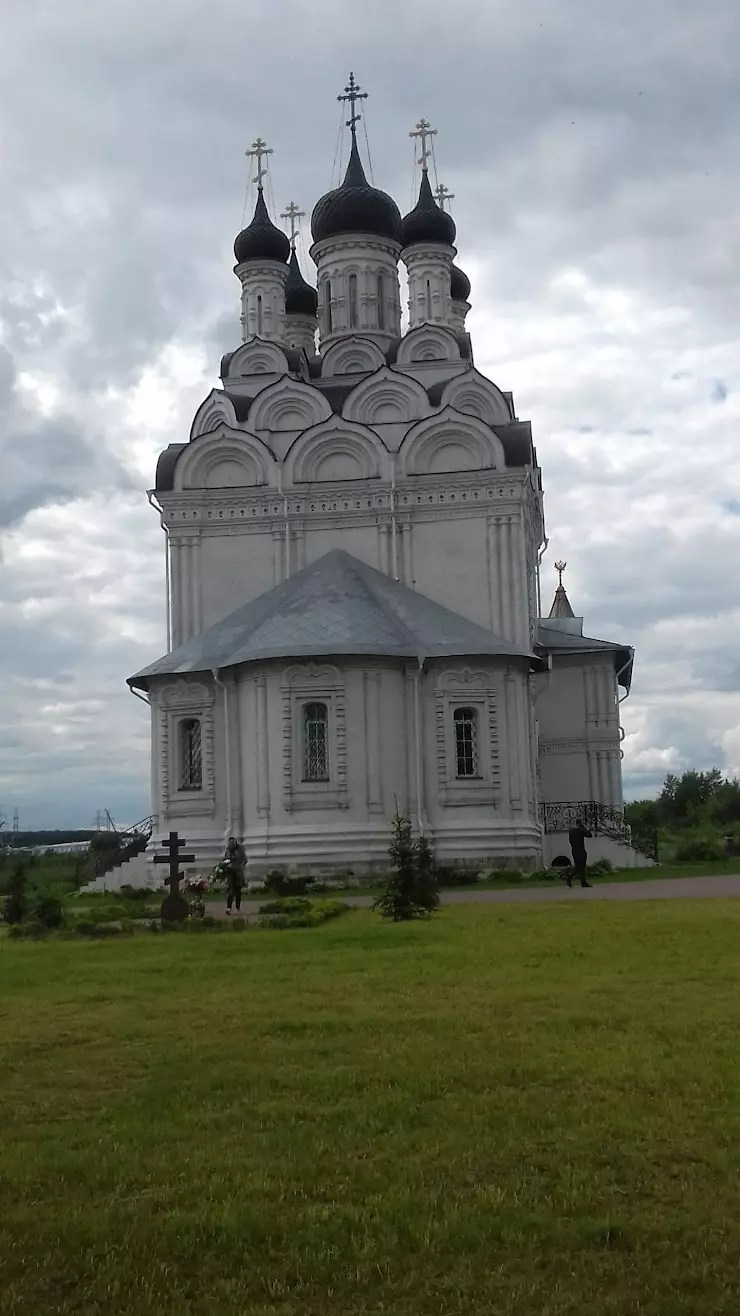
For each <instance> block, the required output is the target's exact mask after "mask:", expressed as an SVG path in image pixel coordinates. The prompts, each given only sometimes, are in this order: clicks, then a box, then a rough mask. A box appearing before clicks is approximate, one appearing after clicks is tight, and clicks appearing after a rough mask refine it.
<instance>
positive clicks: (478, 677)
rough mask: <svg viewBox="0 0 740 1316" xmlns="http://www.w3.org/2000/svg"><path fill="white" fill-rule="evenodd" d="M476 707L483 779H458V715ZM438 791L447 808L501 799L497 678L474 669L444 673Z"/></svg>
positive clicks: (438, 695)
mask: <svg viewBox="0 0 740 1316" xmlns="http://www.w3.org/2000/svg"><path fill="white" fill-rule="evenodd" d="M462 707H465V708H473V709H475V711H476V713H477V716H478V770H479V773H480V776H479V777H467V778H461V777H458V776H457V755H456V746H455V727H454V715H455V709H456V708H462ZM435 720H436V748H437V791H438V795H439V802H440V804H442V805H443V806H444V807H445V808H451V807H452V808H454V807H455V806H464V805H481V804H489V805H491V806H496V805H498V804H499V802H500V799H501V779H500V761H499V743H498V725H497V714H496V689H495V676H494V674H493V673H491V672H484V671H473V670H471V669H470V668H468V667H466V668H461V669H450V670H448V671H444V672H441V673H440V675H439V677H438V678H437V683H436V689H435Z"/></svg>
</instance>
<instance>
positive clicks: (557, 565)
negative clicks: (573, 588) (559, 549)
mask: <svg viewBox="0 0 740 1316" xmlns="http://www.w3.org/2000/svg"><path fill="white" fill-rule="evenodd" d="M567 565H568V563H567V562H556V563H555V570H556V571H557V573H558V589H562V586H563V572H564V571H565V568H566V567H567Z"/></svg>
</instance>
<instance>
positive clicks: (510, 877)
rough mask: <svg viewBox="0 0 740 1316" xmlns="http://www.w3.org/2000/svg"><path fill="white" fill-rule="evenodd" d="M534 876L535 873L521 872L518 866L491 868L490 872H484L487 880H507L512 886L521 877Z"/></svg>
mask: <svg viewBox="0 0 740 1316" xmlns="http://www.w3.org/2000/svg"><path fill="white" fill-rule="evenodd" d="M544 871H545V870H543V872H544ZM535 876H536V874H535V873H523V872H522V871H521V869H520V868H493V869H492V870H491V872H490V873H486V880H487V881H489V882H509V883H510V884H511V885H512V886H516V884H517V882H521V880H522V878H523V877H535ZM548 876H549V874H548Z"/></svg>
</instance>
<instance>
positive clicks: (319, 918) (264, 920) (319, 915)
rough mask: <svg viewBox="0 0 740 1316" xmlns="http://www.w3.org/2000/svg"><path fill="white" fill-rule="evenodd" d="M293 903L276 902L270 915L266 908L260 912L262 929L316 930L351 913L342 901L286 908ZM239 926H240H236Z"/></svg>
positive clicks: (309, 903) (309, 902)
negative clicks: (323, 924)
mask: <svg viewBox="0 0 740 1316" xmlns="http://www.w3.org/2000/svg"><path fill="white" fill-rule="evenodd" d="M294 903H295V902H293V901H278V900H276V901H274V902H273V904H272V905H271V906H270V911H271V912H269V913H267V912H265V910H266V909H267V907H266V906H263V908H262V909H261V910H260V918H259V922H260V927H262V928H279V929H284V928H316V927H320V925H321V924H322V923H328V922H329V921H330V920H331V919H334V918H339V917H340V915H341V914H346V913H347V912H348V911H349V908H350V907H349V905H345V904H344V902H343V901H341V900H319V901H311V900H306V901H301V902H300V903H301V905H302V906H307V908H305V907H304V908H301V909H295V908H288V909H286V908H285V906H286V905H289V906H292V905H293V904H294ZM235 926H238V925H235Z"/></svg>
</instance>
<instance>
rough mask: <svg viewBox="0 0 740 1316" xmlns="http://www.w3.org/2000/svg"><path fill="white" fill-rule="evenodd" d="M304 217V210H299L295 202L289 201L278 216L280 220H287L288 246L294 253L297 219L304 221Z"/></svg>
mask: <svg viewBox="0 0 740 1316" xmlns="http://www.w3.org/2000/svg"><path fill="white" fill-rule="evenodd" d="M305 216H306V212H305V210H299V209H298V207H297V205H296V203H295V201H289V202H288V205H287V206H286V207H285V210H284V211H283V213H282V215H281V216H280V218H281V219H287V220H288V222H289V223H290V246H291V249H292V250H293V251H295V240H296V234H297V232H298V221H299V219H305Z"/></svg>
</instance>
